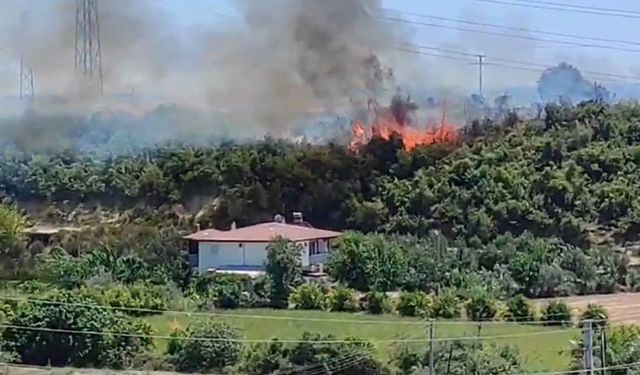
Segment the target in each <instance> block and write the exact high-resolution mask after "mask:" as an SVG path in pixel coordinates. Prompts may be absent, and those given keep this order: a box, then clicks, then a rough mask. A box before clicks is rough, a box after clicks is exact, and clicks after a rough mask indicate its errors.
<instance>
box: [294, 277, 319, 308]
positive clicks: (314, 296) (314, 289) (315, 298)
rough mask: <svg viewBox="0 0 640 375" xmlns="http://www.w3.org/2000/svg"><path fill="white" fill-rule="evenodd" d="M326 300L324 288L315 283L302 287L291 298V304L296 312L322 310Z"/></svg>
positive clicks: (296, 289)
mask: <svg viewBox="0 0 640 375" xmlns="http://www.w3.org/2000/svg"><path fill="white" fill-rule="evenodd" d="M324 300H325V296H324V292H323V291H322V288H320V287H319V286H318V285H317V284H313V283H306V284H302V285H300V286H299V287H297V288H295V289H294V290H293V291H292V292H291V295H290V296H289V304H291V305H293V308H294V309H296V310H322V309H323V308H324Z"/></svg>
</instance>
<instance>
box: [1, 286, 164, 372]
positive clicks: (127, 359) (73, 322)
mask: <svg viewBox="0 0 640 375" xmlns="http://www.w3.org/2000/svg"><path fill="white" fill-rule="evenodd" d="M42 300H47V301H52V303H42V302H25V303H21V304H18V305H17V306H16V307H15V308H14V311H13V314H12V316H11V317H9V319H8V321H7V324H9V325H11V326H16V327H38V328H42V329H45V330H46V329H52V330H63V331H64V330H68V331H91V332H101V334H94V335H88V334H86V335H82V334H81V335H77V334H76V335H73V334H69V333H63V332H53V331H52V332H48V331H41V330H25V329H20V328H7V329H5V330H4V332H3V333H2V345H3V350H5V351H8V352H12V353H16V354H17V355H18V357H19V358H20V362H21V363H25V364H32V365H39V366H45V365H53V366H60V367H64V366H76V367H104V366H107V367H113V368H124V367H127V366H128V365H129V364H130V363H131V362H132V361H133V360H134V358H135V357H136V356H137V355H138V354H140V353H141V352H143V351H144V350H146V349H148V348H149V347H150V346H151V338H149V337H144V335H150V334H151V327H150V326H149V325H148V324H147V323H144V322H142V321H139V320H135V319H132V318H127V317H125V316H123V315H121V314H119V313H116V312H114V311H112V310H109V309H104V308H101V307H100V305H99V304H98V303H97V302H96V301H95V300H93V299H91V298H88V297H86V296H82V295H80V294H78V293H74V292H67V291H54V292H51V293H50V294H47V295H45V296H42ZM109 332H119V333H124V334H132V335H133V336H124V335H111V334H109ZM137 335H143V337H138V336H137Z"/></svg>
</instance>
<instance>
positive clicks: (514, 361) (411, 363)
mask: <svg viewBox="0 0 640 375" xmlns="http://www.w3.org/2000/svg"><path fill="white" fill-rule="evenodd" d="M433 357H434V364H435V372H436V373H437V374H440V373H442V374H444V373H447V374H450V375H466V374H511V373H518V372H521V371H522V362H523V361H522V358H521V357H520V354H519V353H518V351H517V349H515V348H514V347H511V346H497V345H495V344H484V343H469V342H463V341H454V342H450V343H446V344H444V345H435V346H434V352H433ZM429 358H430V353H429V351H428V350H427V351H426V352H425V353H417V352H415V351H412V350H408V349H405V350H403V351H401V352H400V353H399V354H398V355H397V356H396V358H395V362H396V364H397V365H398V367H399V368H400V370H401V373H402V374H406V375H409V374H413V373H415V372H414V371H416V370H421V369H425V368H428V366H429Z"/></svg>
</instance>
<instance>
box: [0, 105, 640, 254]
mask: <svg viewBox="0 0 640 375" xmlns="http://www.w3.org/2000/svg"><path fill="white" fill-rule="evenodd" d="M463 133H464V134H463V136H462V137H461V139H460V140H459V141H458V142H457V143H456V144H438V145H432V146H424V147H421V148H417V149H415V150H413V151H411V152H406V151H404V149H403V147H402V143H401V140H399V139H397V138H394V139H392V140H391V141H382V140H374V141H372V142H371V143H370V144H369V145H367V146H366V147H365V148H364V149H363V150H361V151H360V152H359V153H353V152H350V151H349V150H347V149H346V148H345V147H343V146H338V145H319V146H313V145H306V144H305V145H296V144H288V143H284V142H279V141H272V140H267V141H264V142H260V143H257V144H244V145H228V146H224V147H219V148H215V149H214V148H193V147H186V146H184V147H183V146H170V147H169V146H168V147H165V148H160V149H154V150H151V151H148V152H144V153H139V154H135V155H127V156H118V157H112V158H96V157H92V155H87V154H79V153H74V152H70V151H64V152H58V153H54V154H51V153H48V154H43V155H33V154H32V153H29V154H27V153H24V152H21V151H20V150H19V149H8V148H5V150H4V151H3V155H2V158H1V159H0V192H2V194H3V195H5V196H7V197H10V198H13V199H15V200H17V201H18V202H21V203H22V204H25V203H29V202H38V204H39V205H42V204H45V205H60V204H61V203H62V202H64V201H70V202H71V203H73V204H75V203H78V202H84V203H85V204H86V203H89V202H91V203H99V204H101V205H102V206H107V207H112V208H113V207H115V208H117V209H118V210H123V209H131V208H133V207H138V208H139V207H146V208H147V209H149V210H150V211H147V212H153V211H154V210H156V209H157V208H158V207H160V206H171V205H175V204H182V205H184V206H185V207H187V209H188V210H189V211H190V212H191V213H196V212H197V211H199V210H200V209H201V208H202V207H203V205H204V206H205V207H204V209H203V210H200V216H199V220H200V221H201V222H202V223H203V224H205V225H213V226H217V227H221V228H224V227H227V226H228V225H229V224H230V223H231V221H237V222H238V224H239V225H244V224H249V223H253V222H257V221H262V220H268V219H270V218H271V217H272V216H273V214H274V213H278V212H280V213H285V214H286V213H289V212H290V211H293V210H298V211H303V212H304V213H305V216H306V218H307V219H308V220H309V221H311V222H312V223H314V224H315V225H318V226H325V227H329V228H345V227H348V228H353V229H358V230H363V231H388V232H399V233H412V234H419V235H422V234H426V233H427V232H428V231H429V230H432V229H439V230H441V231H442V232H443V233H445V234H446V235H447V236H449V237H464V238H467V239H474V241H475V240H479V241H482V242H488V241H490V240H492V239H494V238H495V237H496V236H497V235H498V234H502V233H506V232H512V233H515V234H518V233H521V232H524V231H530V232H532V233H534V234H536V235H538V236H554V237H561V238H563V239H564V240H566V241H569V242H572V243H575V244H584V243H586V242H588V241H590V240H594V239H598V240H601V239H602V236H594V235H591V234H607V235H614V238H615V239H616V240H634V239H635V237H636V234H635V233H636V232H637V230H638V229H639V224H640V210H639V208H640V202H639V201H638V200H637V199H636V198H637V197H638V196H640V184H639V183H638V182H640V175H639V174H638V172H639V171H640V169H639V166H640V107H638V106H636V105H635V104H624V105H616V106H608V105H606V104H597V103H586V104H583V105H580V106H579V107H577V108H575V109H568V108H560V107H553V106H550V107H548V108H547V115H546V119H545V120H539V121H531V122H526V123H522V122H518V121H515V120H514V119H509V120H508V121H507V122H506V123H505V124H489V123H482V124H480V123H477V124H474V125H472V126H470V127H468V128H467V129H465V131H464V132H463ZM215 198H217V199H215ZM214 199H215V200H214ZM67 205H69V202H67Z"/></svg>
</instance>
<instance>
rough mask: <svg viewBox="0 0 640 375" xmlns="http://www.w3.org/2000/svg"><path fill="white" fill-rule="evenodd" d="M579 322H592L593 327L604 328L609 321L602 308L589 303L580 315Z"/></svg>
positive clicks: (605, 311)
mask: <svg viewBox="0 0 640 375" xmlns="http://www.w3.org/2000/svg"><path fill="white" fill-rule="evenodd" d="M580 320H581V321H585V320H592V321H593V325H594V327H604V326H606V325H607V322H608V320H609V314H608V313H607V310H606V309H605V308H604V306H602V305H598V304H593V303H590V304H588V305H587V308H586V309H585V310H584V311H583V312H582V315H580Z"/></svg>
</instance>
